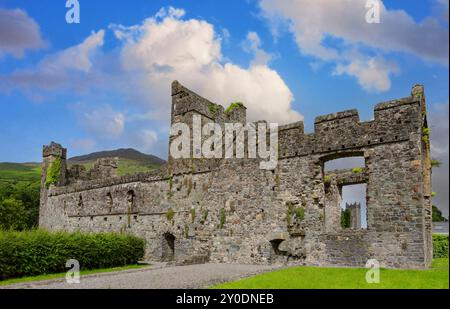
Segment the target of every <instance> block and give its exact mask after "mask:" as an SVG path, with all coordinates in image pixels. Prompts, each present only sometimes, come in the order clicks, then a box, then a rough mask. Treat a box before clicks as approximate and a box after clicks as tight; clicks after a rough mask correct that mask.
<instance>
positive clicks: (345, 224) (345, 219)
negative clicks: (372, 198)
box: [341, 209, 351, 229]
mask: <svg viewBox="0 0 450 309" xmlns="http://www.w3.org/2000/svg"><path fill="white" fill-rule="evenodd" d="M350 217H351V213H350V209H345V210H344V209H342V210H341V227H342V228H343V229H348V228H350Z"/></svg>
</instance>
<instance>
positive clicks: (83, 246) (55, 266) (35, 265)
mask: <svg viewBox="0 0 450 309" xmlns="http://www.w3.org/2000/svg"><path fill="white" fill-rule="evenodd" d="M144 250H145V241H144V240H143V239H141V238H138V237H136V236H132V235H128V234H114V233H99V234H94V233H89V234H88V233H79V232H77V233H67V232H55V233H51V232H47V231H44V230H33V231H26V232H13V231H0V280H4V279H8V278H17V277H23V276H35V275H43V274H51V273H60V272H65V271H67V268H66V261H67V260H69V259H75V260H78V261H79V262H80V267H81V269H82V270H89V269H99V268H110V267H118V266H125V265H130V264H136V263H137V262H138V261H139V260H140V259H142V257H143V256H144Z"/></svg>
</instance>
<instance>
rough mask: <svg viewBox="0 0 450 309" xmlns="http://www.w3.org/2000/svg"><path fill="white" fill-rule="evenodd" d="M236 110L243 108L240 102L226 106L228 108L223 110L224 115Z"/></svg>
mask: <svg viewBox="0 0 450 309" xmlns="http://www.w3.org/2000/svg"><path fill="white" fill-rule="evenodd" d="M238 108H245V105H244V104H243V103H242V102H233V103H231V104H230V106H228V108H227V109H226V110H225V114H229V113H231V112H232V111H233V110H235V109H238Z"/></svg>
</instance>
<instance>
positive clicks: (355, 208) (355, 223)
mask: <svg viewBox="0 0 450 309" xmlns="http://www.w3.org/2000/svg"><path fill="white" fill-rule="evenodd" d="M345 208H346V209H348V210H350V228H351V229H360V228H361V204H360V203H352V204H348V203H347V204H346V206H345Z"/></svg>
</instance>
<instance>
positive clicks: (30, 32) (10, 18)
mask: <svg viewBox="0 0 450 309" xmlns="http://www.w3.org/2000/svg"><path fill="white" fill-rule="evenodd" d="M46 45H47V44H46V42H45V41H44V40H43V39H42V37H41V33H40V29H39V25H38V24H37V23H36V22H35V21H34V20H33V19H32V18H31V17H29V16H28V15H27V13H26V12H25V11H23V10H20V9H12V10H8V9H2V8H0V56H1V55H2V54H11V55H12V56H14V57H16V58H22V57H23V56H24V54H25V51H26V50H36V49H41V48H44V47H45V46H46Z"/></svg>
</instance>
